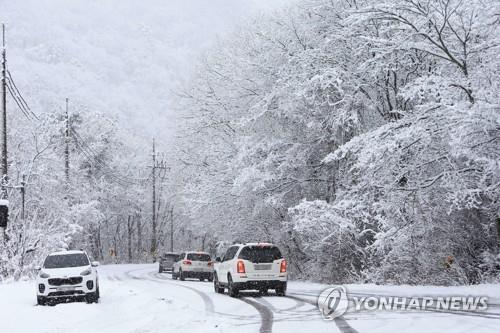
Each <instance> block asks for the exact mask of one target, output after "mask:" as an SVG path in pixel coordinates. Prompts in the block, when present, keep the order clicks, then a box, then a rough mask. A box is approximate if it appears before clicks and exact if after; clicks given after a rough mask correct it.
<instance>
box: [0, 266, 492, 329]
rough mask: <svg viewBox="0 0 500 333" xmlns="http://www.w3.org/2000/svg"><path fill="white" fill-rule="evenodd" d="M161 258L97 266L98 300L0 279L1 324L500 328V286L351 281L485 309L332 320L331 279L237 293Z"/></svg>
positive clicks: (356, 289) (374, 290)
mask: <svg viewBox="0 0 500 333" xmlns="http://www.w3.org/2000/svg"><path fill="white" fill-rule="evenodd" d="M157 269H158V268H157V265H109V266H102V267H100V268H99V278H100V287H101V300H100V303H99V304H86V303H83V302H82V303H78V302H73V303H62V304H57V305H56V306H45V307H44V306H37V305H36V297H35V284H34V282H19V283H7V284H0V324H1V332H9V333H17V332H23V333H24V332H29V333H31V332H38V333H41V332H50V333H57V332H86V333H88V332H120V333H125V332H167V331H169V332H170V331H173V332H235V331H237V332H238V333H244V332H344V333H345V332H360V333H361V332H370V333H372V332H381V333H382V332H384V333H387V332H404V333H410V332H469V331H474V332H497V331H498V327H500V286H496V285H482V286H474V287H450V288H443V287H408V286H404V287H402V286H399V287H387V286H375V285H349V286H347V288H348V290H349V291H350V292H351V293H355V294H359V295H371V294H376V295H397V296H400V295H451V294H453V295H485V296H489V304H490V306H489V309H488V311H487V312H485V313H460V314H456V313H435V312H424V311H420V312H419V311H406V312H404V311H400V312H388V311H375V312H358V313H347V314H346V315H344V317H343V319H341V320H339V321H336V322H332V321H325V320H323V319H322V317H321V315H320V313H319V312H318V310H317V308H316V307H315V306H314V303H315V301H316V297H317V295H318V294H319V293H320V292H321V290H323V289H324V288H325V287H327V286H325V285H320V284H314V283H304V282H290V283H289V291H288V295H289V297H277V296H274V295H273V294H272V292H271V293H270V295H269V296H263V297H261V296H259V295H258V294H257V293H253V292H242V297H240V298H239V299H233V298H230V297H228V296H227V295H219V294H216V293H215V292H214V291H213V287H212V283H208V282H199V281H195V280H187V281H184V282H181V281H174V280H172V279H171V277H170V275H169V274H159V273H157Z"/></svg>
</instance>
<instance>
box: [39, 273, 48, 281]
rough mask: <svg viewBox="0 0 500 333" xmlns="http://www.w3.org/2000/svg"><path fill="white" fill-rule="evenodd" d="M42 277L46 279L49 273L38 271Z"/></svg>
mask: <svg viewBox="0 0 500 333" xmlns="http://www.w3.org/2000/svg"><path fill="white" fill-rule="evenodd" d="M39 276H40V277H41V278H42V279H47V278H49V277H50V275H49V274H47V273H45V272H40V275H39Z"/></svg>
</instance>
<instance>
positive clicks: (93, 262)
mask: <svg viewBox="0 0 500 333" xmlns="http://www.w3.org/2000/svg"><path fill="white" fill-rule="evenodd" d="M90 265H91V266H92V267H97V266H99V261H92V263H90Z"/></svg>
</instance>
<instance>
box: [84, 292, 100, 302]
mask: <svg viewBox="0 0 500 333" xmlns="http://www.w3.org/2000/svg"><path fill="white" fill-rule="evenodd" d="M85 301H86V302H87V304H90V303H97V291H96V292H93V293H88V294H87V295H85Z"/></svg>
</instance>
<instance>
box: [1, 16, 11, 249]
mask: <svg viewBox="0 0 500 333" xmlns="http://www.w3.org/2000/svg"><path fill="white" fill-rule="evenodd" d="M6 66H7V54H6V50H5V25H4V24H3V23H2V78H1V81H2V82H1V83H0V86H1V92H0V94H1V101H0V104H1V105H0V107H1V108H2V109H1V110H0V150H1V155H2V156H1V157H0V177H1V178H0V187H1V189H0V192H1V193H0V199H2V200H1V201H2V202H1V204H0V208H1V209H0V214H1V216H0V238H1V239H3V241H7V234H6V233H5V229H6V228H7V224H8V220H9V202H8V201H7V188H6V186H7V70H6Z"/></svg>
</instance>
